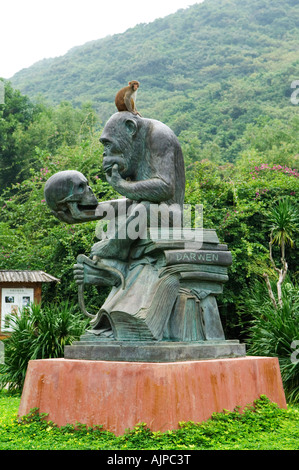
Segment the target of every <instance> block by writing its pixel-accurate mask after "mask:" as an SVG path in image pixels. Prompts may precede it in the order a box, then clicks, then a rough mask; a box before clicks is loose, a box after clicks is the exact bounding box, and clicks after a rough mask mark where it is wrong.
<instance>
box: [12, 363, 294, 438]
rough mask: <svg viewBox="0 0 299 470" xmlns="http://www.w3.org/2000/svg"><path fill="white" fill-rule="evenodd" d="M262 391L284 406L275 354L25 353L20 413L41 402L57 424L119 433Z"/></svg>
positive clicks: (202, 416)
mask: <svg viewBox="0 0 299 470" xmlns="http://www.w3.org/2000/svg"><path fill="white" fill-rule="evenodd" d="M260 395H266V396H267V397H268V398H269V399H270V400H271V401H273V402H275V403H277V404H278V405H279V406H280V407H286V401H285V396H284V391H283V387H282V381H281V375H280V370H279V364H278V360H277V359H276V358H267V357H240V358H230V359H212V360H202V361H185V362H170V363H169V362H168V363H144V362H113V361H88V360H70V359H44V360H35V361H30V362H29V366H28V370H27V375H26V380H25V385H24V388H23V393H22V399H21V403H20V408H19V416H23V415H26V414H28V413H29V411H30V409H32V408H36V407H37V408H39V411H40V413H48V419H49V420H51V421H53V422H54V423H56V424H57V425H58V426H63V425H66V424H76V423H78V422H79V423H82V424H87V425H89V426H94V425H103V427H104V429H107V430H109V431H111V432H113V433H115V434H116V435H120V434H123V433H124V432H125V430H126V429H132V428H133V427H134V426H135V425H136V424H137V423H140V422H143V423H146V424H147V425H148V427H149V428H150V429H151V430H152V431H162V432H164V431H167V430H171V429H177V428H178V427H179V422H181V421H194V422H201V421H204V420H206V419H208V418H209V417H210V416H211V415H212V413H214V412H221V411H222V410H223V409H226V410H231V411H232V410H233V409H234V408H235V407H236V406H239V407H241V409H242V408H244V407H245V406H246V405H248V404H252V403H253V401H254V400H256V399H258V398H259V397H260Z"/></svg>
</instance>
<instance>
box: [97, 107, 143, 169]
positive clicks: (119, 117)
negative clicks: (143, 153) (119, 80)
mask: <svg viewBox="0 0 299 470" xmlns="http://www.w3.org/2000/svg"><path fill="white" fill-rule="evenodd" d="M128 115H129V116H130V118H129V119H128ZM131 116H132V114H130V113H126V112H124V113H117V114H116V115H114V116H112V118H110V120H109V121H108V123H107V124H106V126H105V128H104V131H103V133H102V135H101V138H100V141H101V142H102V144H103V145H104V152H103V157H104V158H103V168H104V171H105V173H108V174H111V169H112V167H113V165H115V164H117V165H118V172H119V173H120V175H121V176H122V177H123V178H128V177H132V176H133V175H134V173H135V171H136V167H135V163H134V156H135V155H136V151H135V149H134V147H135V134H136V132H137V126H135V121H134V120H133V119H131Z"/></svg>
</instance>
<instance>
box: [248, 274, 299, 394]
mask: <svg viewBox="0 0 299 470" xmlns="http://www.w3.org/2000/svg"><path fill="white" fill-rule="evenodd" d="M282 289H283V297H282V299H283V300H282V306H280V305H278V306H277V308H274V306H273V303H272V302H271V300H270V297H269V295H268V294H267V292H266V289H265V286H264V285H262V284H260V283H259V282H256V283H255V284H254V285H253V286H252V289H251V291H250V296H248V298H247V299H246V301H245V309H246V310H249V312H250V313H251V315H252V318H253V319H252V320H251V321H250V324H249V327H248V339H247V344H248V348H247V353H248V354H251V355H254V356H268V357H277V358H278V360H279V364H280V370H281V376H282V381H283V386H284V390H285V394H286V397H287V400H288V401H289V402H296V403H298V402H299V360H298V358H296V354H295V351H294V345H296V344H298V345H299V341H298V340H299V330H298V324H299V292H298V288H297V286H294V285H292V284H291V283H290V282H287V283H285V284H284V285H283V288H282Z"/></svg>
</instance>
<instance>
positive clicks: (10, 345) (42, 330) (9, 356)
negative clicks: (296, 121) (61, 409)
mask: <svg viewBox="0 0 299 470" xmlns="http://www.w3.org/2000/svg"><path fill="white" fill-rule="evenodd" d="M11 319H12V320H13V321H12V329H13V331H12V333H11V335H10V336H9V337H8V338H7V339H5V340H4V344H5V363H4V364H1V365H0V387H4V386H6V385H8V387H9V388H10V389H15V390H21V389H22V387H23V384H24V380H25V376H26V371H27V366H28V362H29V361H30V360H32V359H46V358H55V357H63V355H64V346H66V345H68V344H71V343H72V342H73V341H74V340H75V339H78V338H79V337H80V335H81V334H82V333H83V332H84V330H85V328H86V324H87V321H86V320H84V319H82V316H81V315H80V314H79V313H78V309H77V307H75V306H74V305H72V304H70V303H69V302H68V301H65V302H61V303H60V304H59V305H57V304H53V305H47V306H44V307H41V306H40V305H38V304H32V305H31V307H30V308H24V309H23V310H22V311H21V312H20V315H19V316H12V317H11Z"/></svg>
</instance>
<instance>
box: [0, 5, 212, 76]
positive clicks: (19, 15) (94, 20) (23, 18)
mask: <svg viewBox="0 0 299 470" xmlns="http://www.w3.org/2000/svg"><path fill="white" fill-rule="evenodd" d="M202 1H203V0H196V1H194V0H133V1H130V2H128V1H125V0H0V77H3V78H11V77H12V76H13V75H14V74H15V73H16V72H18V71H19V70H21V69H23V68H26V67H30V65H32V64H33V63H35V62H37V61H39V60H41V59H44V58H49V57H57V56H60V55H63V54H65V53H66V52H67V51H68V50H69V49H71V48H72V47H74V46H80V45H82V44H84V43H86V42H88V41H92V40H94V39H100V38H103V37H105V36H107V35H110V34H111V35H112V34H117V33H122V32H124V31H126V30H127V29H128V28H132V27H134V26H136V25H137V24H139V23H150V22H152V21H154V20H155V19H156V18H162V17H164V16H167V15H169V14H171V13H174V12H176V11H177V10H179V9H180V8H187V7H188V6H190V5H193V4H195V3H201V2H202Z"/></svg>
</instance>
